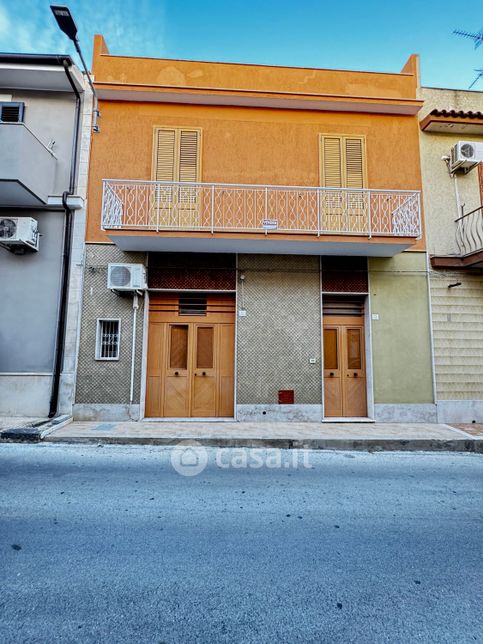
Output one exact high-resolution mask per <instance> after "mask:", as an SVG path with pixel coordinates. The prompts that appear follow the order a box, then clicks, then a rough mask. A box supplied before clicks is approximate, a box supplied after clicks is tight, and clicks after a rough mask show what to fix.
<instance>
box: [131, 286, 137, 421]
mask: <svg viewBox="0 0 483 644" xmlns="http://www.w3.org/2000/svg"><path fill="white" fill-rule="evenodd" d="M138 309H139V295H138V294H137V293H136V292H134V295H133V299H132V310H133V313H132V316H133V317H132V347H131V383H130V389H129V416H130V417H131V420H139V418H133V417H132V405H133V401H134V369H135V367H136V331H137V313H138Z"/></svg>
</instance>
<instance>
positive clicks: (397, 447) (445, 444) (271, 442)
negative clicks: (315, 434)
mask: <svg viewBox="0 0 483 644" xmlns="http://www.w3.org/2000/svg"><path fill="white" fill-rule="evenodd" d="M185 440H192V441H196V443H198V444H199V445H202V446H204V447H223V448H229V447H232V448H233V447H234V448H238V447H239V448H241V447H247V448H264V449H267V448H272V449H273V448H278V449H311V450H355V451H369V452H383V451H398V452H401V451H406V452H411V451H418V452H419V451H431V452H472V453H482V454H483V440H478V439H468V440H466V439H463V438H462V439H454V440H451V439H449V440H442V439H434V438H433V439H426V438H421V439H420V438H416V439H408V440H404V439H395V438H387V439H384V438H370V439H354V440H352V439H341V438H314V439H305V440H300V439H287V438H222V437H220V438H203V437H198V436H184V437H182V438H175V437H168V436H164V437H156V438H154V437H148V436H72V437H69V438H66V437H59V438H56V437H55V436H52V437H49V438H48V439H47V442H49V443H64V444H97V445H160V446H166V447H169V446H175V445H178V443H180V442H181V441H185Z"/></svg>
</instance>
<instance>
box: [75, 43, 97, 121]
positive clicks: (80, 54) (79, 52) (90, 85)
mask: <svg viewBox="0 0 483 644" xmlns="http://www.w3.org/2000/svg"><path fill="white" fill-rule="evenodd" d="M73 42H74V46H75V48H76V51H77V53H78V54H79V57H80V59H81V61H82V66H83V67H84V71H85V73H86V75H87V81H88V83H89V87H90V88H91V91H92V96H93V98H94V107H93V109H92V112H93V114H94V122H93V124H92V129H93V131H94V132H99V126H98V125H97V119H98V117H99V116H100V115H101V113H100V112H99V100H98V98H97V92H96V90H95V88H94V85H93V83H92V79H91V74H90V72H89V71H88V69H87V65H86V61H85V60H84V56H83V55H82V51H81V48H80V45H79V41H78V39H77V38H74V39H73Z"/></svg>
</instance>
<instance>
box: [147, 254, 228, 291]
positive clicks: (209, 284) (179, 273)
mask: <svg viewBox="0 0 483 644" xmlns="http://www.w3.org/2000/svg"><path fill="white" fill-rule="evenodd" d="M148 283H149V288H155V289H158V288H159V289H170V290H178V289H180V290H181V289H183V290H184V289H190V290H200V291H201V290H205V291H234V290H235V289H236V270H235V255H225V254H223V253H219V254H218V253H217V254H211V253H150V255H149V269H148Z"/></svg>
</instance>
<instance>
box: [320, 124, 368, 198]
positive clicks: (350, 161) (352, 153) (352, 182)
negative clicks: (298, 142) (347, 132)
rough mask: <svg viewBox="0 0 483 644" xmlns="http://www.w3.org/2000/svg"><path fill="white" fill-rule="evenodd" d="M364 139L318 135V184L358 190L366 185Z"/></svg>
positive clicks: (359, 137) (360, 137)
mask: <svg viewBox="0 0 483 644" xmlns="http://www.w3.org/2000/svg"><path fill="white" fill-rule="evenodd" d="M365 164H366V159H365V139H364V137H362V136H338V135H330V134H321V135H320V184H321V186H323V187H326V188H350V189H352V190H359V189H361V188H364V187H365V185H366V177H365Z"/></svg>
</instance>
